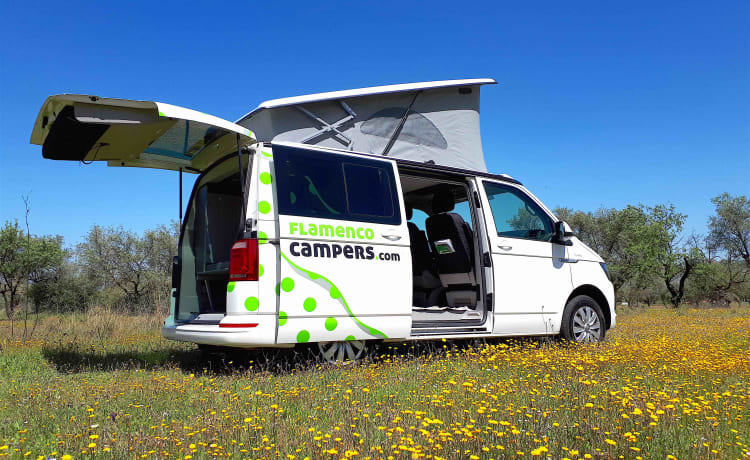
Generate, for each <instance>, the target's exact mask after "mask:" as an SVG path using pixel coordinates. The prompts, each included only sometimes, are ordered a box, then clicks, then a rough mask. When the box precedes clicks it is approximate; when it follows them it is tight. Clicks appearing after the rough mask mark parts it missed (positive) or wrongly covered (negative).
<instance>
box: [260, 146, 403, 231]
mask: <svg viewBox="0 0 750 460" xmlns="http://www.w3.org/2000/svg"><path fill="white" fill-rule="evenodd" d="M273 158H274V169H275V171H276V178H277V181H278V182H277V183H278V188H277V191H278V201H279V212H280V213H281V214H285V215H293V216H304V217H318V218H322V219H339V220H352V221H359V222H372V223H378V224H389V225H399V224H400V223H401V213H400V212H399V206H398V197H397V195H396V181H395V177H394V175H393V168H392V167H391V165H390V164H389V163H384V162H381V161H373V160H368V159H361V158H354V157H349V156H342V155H330V154H326V153H320V152H315V151H309V150H304V149H299V148H294V147H287V146H281V145H278V146H274V148H273Z"/></svg>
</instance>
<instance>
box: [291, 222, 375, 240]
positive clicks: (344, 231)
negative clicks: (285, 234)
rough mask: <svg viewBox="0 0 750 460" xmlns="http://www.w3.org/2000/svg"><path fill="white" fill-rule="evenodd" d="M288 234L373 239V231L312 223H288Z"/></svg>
mask: <svg viewBox="0 0 750 460" xmlns="http://www.w3.org/2000/svg"><path fill="white" fill-rule="evenodd" d="M289 234H290V235H294V234H297V235H300V236H328V237H332V238H333V237H336V238H349V239H359V240H371V239H373V238H375V231H374V230H373V229H371V228H366V227H349V226H344V225H328V224H313V223H308V224H304V223H301V222H289Z"/></svg>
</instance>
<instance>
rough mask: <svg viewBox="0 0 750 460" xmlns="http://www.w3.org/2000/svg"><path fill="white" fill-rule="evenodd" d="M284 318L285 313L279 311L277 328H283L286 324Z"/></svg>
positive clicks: (285, 316)
mask: <svg viewBox="0 0 750 460" xmlns="http://www.w3.org/2000/svg"><path fill="white" fill-rule="evenodd" d="M286 318H287V314H286V312H283V311H280V312H279V326H283V325H285V324H286Z"/></svg>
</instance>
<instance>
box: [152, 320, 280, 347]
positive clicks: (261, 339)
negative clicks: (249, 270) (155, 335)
mask: <svg viewBox="0 0 750 460" xmlns="http://www.w3.org/2000/svg"><path fill="white" fill-rule="evenodd" d="M238 323H239V324H247V323H252V324H257V326H255V327H221V324H224V325H227V324H234V325H239V324H238ZM161 335H162V336H163V337H164V338H165V339H169V340H179V341H182V342H192V343H199V344H205V345H220V346H227V347H240V348H253V347H263V346H265V347H267V346H270V345H275V343H276V316H275V315H273V316H272V315H252V316H250V315H237V316H226V317H225V318H224V319H223V320H222V321H221V323H217V324H190V323H173V324H165V325H164V326H162V328H161Z"/></svg>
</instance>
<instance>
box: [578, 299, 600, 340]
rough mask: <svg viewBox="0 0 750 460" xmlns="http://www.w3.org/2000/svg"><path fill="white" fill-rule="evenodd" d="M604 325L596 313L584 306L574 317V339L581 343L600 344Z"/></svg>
mask: <svg viewBox="0 0 750 460" xmlns="http://www.w3.org/2000/svg"><path fill="white" fill-rule="evenodd" d="M601 332H602V325H601V322H600V321H599V315H597V314H596V311H595V310H594V309H593V308H591V307H589V306H587V305H584V306H583V307H581V308H579V309H578V310H576V313H575V315H573V337H575V339H576V342H579V343H593V342H598V341H599V340H600V338H601Z"/></svg>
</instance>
